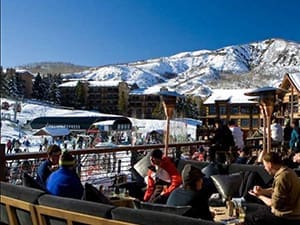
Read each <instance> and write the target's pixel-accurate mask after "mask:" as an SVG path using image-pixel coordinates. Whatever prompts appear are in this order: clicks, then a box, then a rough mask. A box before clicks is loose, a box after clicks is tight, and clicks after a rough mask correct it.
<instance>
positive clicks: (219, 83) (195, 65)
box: [64, 39, 300, 95]
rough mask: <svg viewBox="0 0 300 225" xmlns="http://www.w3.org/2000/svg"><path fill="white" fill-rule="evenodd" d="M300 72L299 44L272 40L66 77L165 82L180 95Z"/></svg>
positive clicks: (142, 83)
mask: <svg viewBox="0 0 300 225" xmlns="http://www.w3.org/2000/svg"><path fill="white" fill-rule="evenodd" d="M292 72H300V44H299V43H296V42H292V41H286V40H282V39H268V40H265V41H261V42H255V43H250V44H245V45H238V46H229V47H225V48H222V49H217V50H214V51H209V50H200V51H193V52H183V53H179V54H176V55H173V56H170V57H161V58H156V59H149V60H142V61H137V62H131V63H126V64H115V65H107V66H101V67H95V68H91V69H88V70H85V71H83V72H78V73H72V74H65V75H64V77H65V78H67V79H74V78H76V79H87V80H97V81H104V80H114V81H126V82H128V83H130V84H133V83H136V84H137V85H138V86H139V87H140V88H149V87H153V86H165V87H168V88H169V89H173V90H176V91H178V92H179V93H181V94H193V95H207V94H208V93H209V92H210V89H212V88H256V87H261V86H266V85H267V86H270V85H276V84H278V83H279V82H280V81H281V79H282V78H283V76H284V74H285V73H292Z"/></svg>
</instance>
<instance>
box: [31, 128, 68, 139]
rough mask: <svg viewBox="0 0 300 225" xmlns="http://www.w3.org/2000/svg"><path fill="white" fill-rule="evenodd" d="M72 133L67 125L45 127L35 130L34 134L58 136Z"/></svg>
mask: <svg viewBox="0 0 300 225" xmlns="http://www.w3.org/2000/svg"><path fill="white" fill-rule="evenodd" d="M69 134H70V130H69V129H68V128H65V127H43V128H42V129H40V130H38V131H37V132H35V133H34V134H33V135H34V136H43V135H47V136H52V137H58V136H66V135H69Z"/></svg>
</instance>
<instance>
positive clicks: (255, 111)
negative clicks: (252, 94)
mask: <svg viewBox="0 0 300 225" xmlns="http://www.w3.org/2000/svg"><path fill="white" fill-rule="evenodd" d="M252 113H253V114H259V107H258V106H254V107H253V108H252Z"/></svg>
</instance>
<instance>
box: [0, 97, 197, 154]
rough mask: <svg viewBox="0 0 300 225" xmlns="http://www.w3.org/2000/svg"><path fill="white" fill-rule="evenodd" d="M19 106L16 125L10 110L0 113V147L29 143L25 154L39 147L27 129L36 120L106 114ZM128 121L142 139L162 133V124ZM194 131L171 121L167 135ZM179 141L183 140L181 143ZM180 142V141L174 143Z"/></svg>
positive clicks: (37, 105) (33, 103)
mask: <svg viewBox="0 0 300 225" xmlns="http://www.w3.org/2000/svg"><path fill="white" fill-rule="evenodd" d="M5 101H6V102H8V103H9V104H10V105H12V104H15V101H12V100H9V99H5V98H1V103H3V102H5ZM20 104H21V112H18V113H17V114H16V119H17V120H18V121H19V123H15V122H12V121H14V119H15V118H14V117H15V114H14V110H13V107H12V106H11V107H10V108H9V110H5V109H1V133H0V134H1V143H3V144H5V143H6V142H7V140H8V139H10V140H12V139H13V138H15V139H20V142H21V143H23V141H24V140H26V139H28V140H29V141H30V143H31V146H30V148H29V151H38V148H39V144H40V143H42V138H41V137H40V136H33V135H32V134H33V133H34V132H35V131H36V130H30V129H29V122H30V121H31V120H33V119H35V118H37V117H42V116H79V117H80V116H103V115H107V114H103V113H98V112H92V111H84V110H70V109H61V108H55V107H54V106H51V105H47V104H45V103H41V102H38V101H31V100H29V101H23V102H20ZM129 119H130V120H131V121H132V124H133V127H136V128H138V131H137V132H138V133H140V134H142V135H145V134H146V133H147V132H150V131H152V130H158V129H162V130H164V129H165V126H166V121H165V120H147V119H135V118H129ZM195 129H196V128H195V127H194V126H190V125H187V124H185V123H184V122H183V121H180V120H179V121H171V123H170V134H171V135H172V136H177V139H178V136H179V137H182V138H183V137H184V138H186V137H187V135H188V134H189V135H191V136H192V137H193V138H194V136H195V132H196V131H195ZM184 138H183V139H184ZM178 141H183V140H178ZM21 149H22V150H23V149H24V146H21Z"/></svg>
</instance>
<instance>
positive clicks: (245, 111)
mask: <svg viewBox="0 0 300 225" xmlns="http://www.w3.org/2000/svg"><path fill="white" fill-rule="evenodd" d="M241 113H242V114H250V109H249V106H241Z"/></svg>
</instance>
